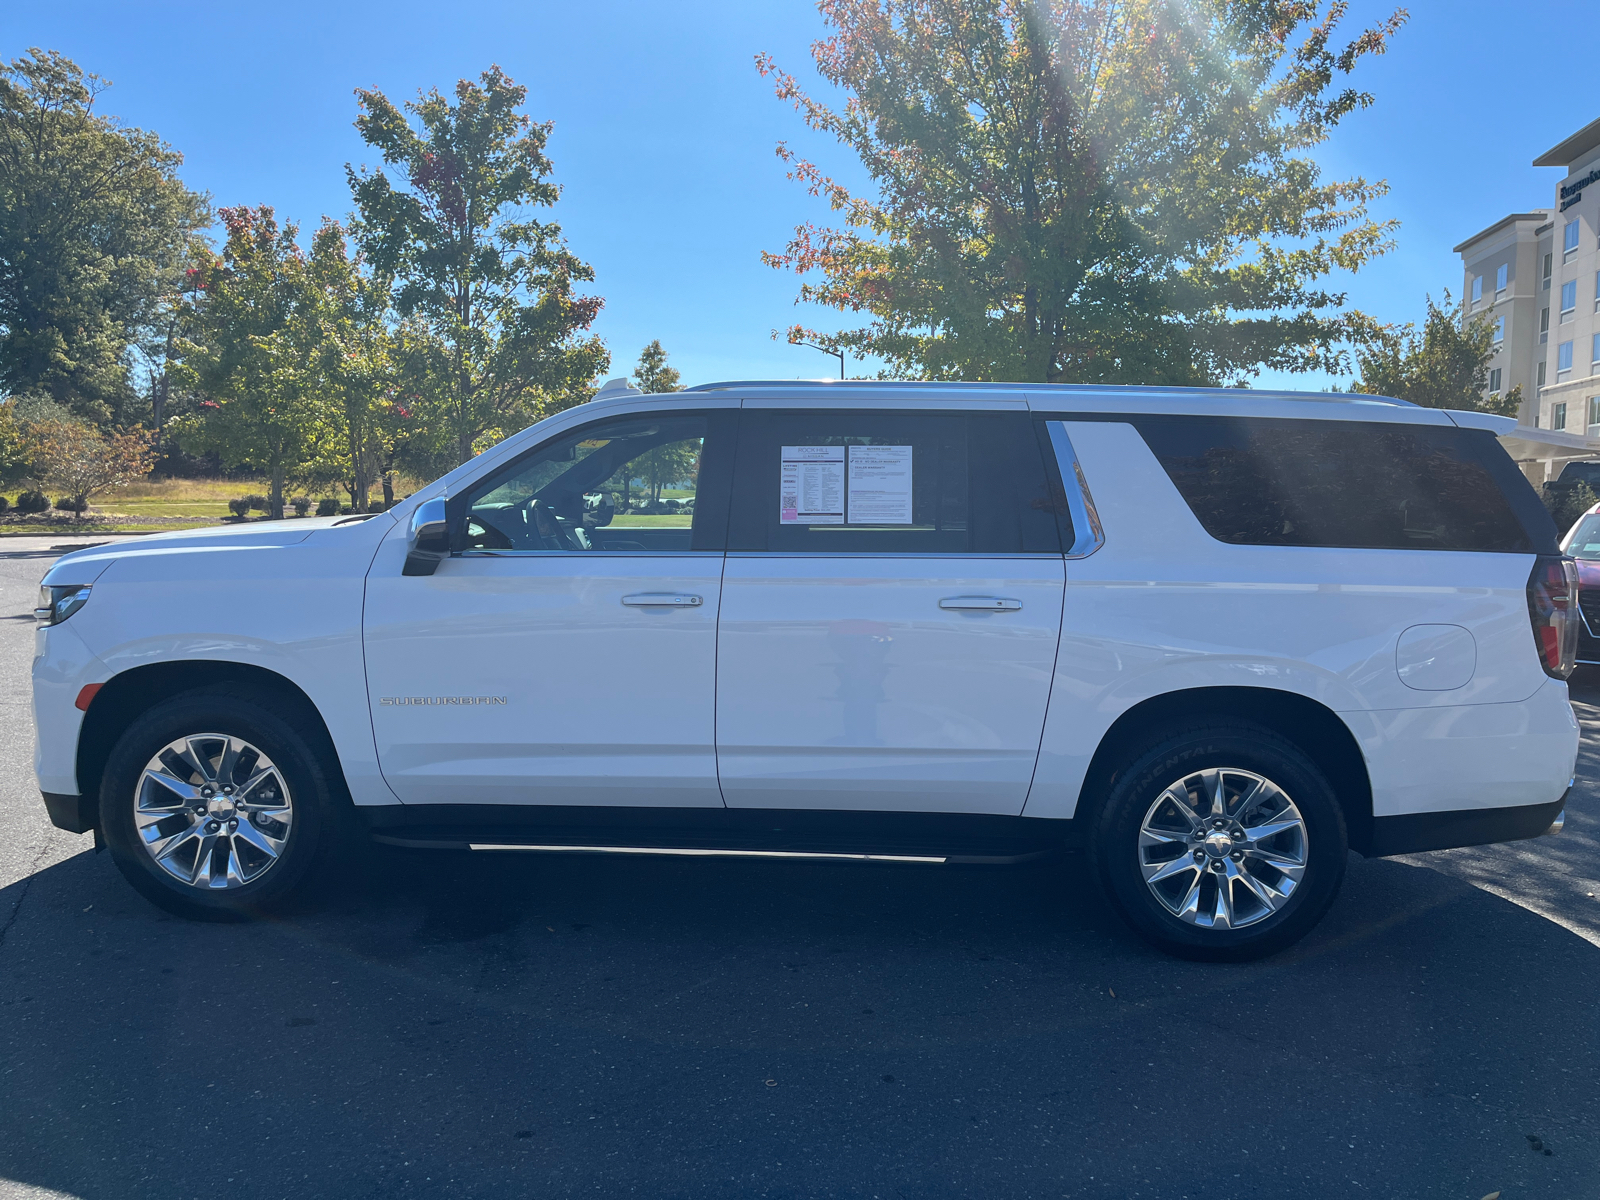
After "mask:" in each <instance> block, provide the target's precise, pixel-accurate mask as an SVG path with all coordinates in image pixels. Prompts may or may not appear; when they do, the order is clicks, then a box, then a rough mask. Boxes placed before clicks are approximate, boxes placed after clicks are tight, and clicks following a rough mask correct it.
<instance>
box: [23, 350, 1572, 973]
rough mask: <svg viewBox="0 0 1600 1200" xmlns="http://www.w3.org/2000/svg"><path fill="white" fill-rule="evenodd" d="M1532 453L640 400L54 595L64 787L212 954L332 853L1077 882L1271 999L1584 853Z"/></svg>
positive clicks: (1344, 405) (43, 779) (1256, 402)
mask: <svg viewBox="0 0 1600 1200" xmlns="http://www.w3.org/2000/svg"><path fill="white" fill-rule="evenodd" d="M1509 425H1510V422H1509V421H1507V420H1505V419H1502V418H1495V417H1488V416H1484V415H1480V414H1469V413H1447V412H1441V411H1437V410H1430V409H1423V408H1417V407H1414V406H1412V405H1409V404H1405V403H1402V402H1400V401H1393V400H1383V399H1378V398H1372V397H1341V396H1329V395H1325V394H1322V395H1307V396H1299V395H1294V394H1273V393H1256V392H1237V391H1185V390H1177V389H1151V388H1085V387H1024V386H1021V385H921V384H918V385H912V384H837V385H815V384H813V385H802V384H789V383H761V382H756V383H726V384H712V385H706V386H704V387H700V388H695V389H690V390H689V391H687V392H680V393H675V394H672V395H665V396H641V395H638V394H637V393H626V394H621V395H618V394H616V391H615V389H611V390H610V391H608V392H606V393H602V396H601V398H598V399H597V400H595V401H594V402H591V403H589V404H586V405H583V406H580V407H578V408H575V409H571V410H569V411H567V412H563V413H561V414H559V415H557V416H554V417H551V418H549V419H547V420H545V421H542V422H540V423H539V424H537V425H535V426H533V427H532V428H530V429H527V430H524V431H523V432H522V433H520V434H518V435H516V436H515V437H512V438H509V439H507V440H506V441H505V442H503V443H501V444H500V445H498V446H496V447H494V448H493V449H491V450H489V451H487V452H486V453H484V454H483V455H481V456H479V457H478V458H477V459H474V460H473V461H472V462H470V463H467V464H466V465H464V466H462V467H460V468H458V469H457V470H455V471H453V472H451V473H450V474H449V475H447V476H445V478H443V479H441V480H439V481H438V482H437V483H435V484H433V485H431V486H430V487H428V488H425V489H423V490H422V491H420V492H419V493H418V494H416V495H415V496H413V497H411V498H410V499H409V500H408V501H406V502H404V503H402V504H400V505H398V506H396V507H395V508H394V509H392V510H391V511H390V512H387V513H383V514H380V515H376V516H372V517H370V518H367V519H360V518H344V519H342V520H331V519H330V520H304V519H302V520H290V521H282V522H267V523H258V524H253V525H250V526H247V527H244V528H238V527H235V528H231V529H227V530H212V531H201V532H194V533H179V534H170V535H164V536H161V537H153V538H147V539H141V540H139V541H138V542H133V543H125V544H119V545H111V546H104V547H99V548H94V549H87V550H83V551H78V552H76V553H73V554H69V555H67V556H65V557H64V558H62V559H60V560H59V561H58V562H57V563H56V564H55V565H54V566H53V567H52V568H51V570H50V572H49V573H48V575H47V576H46V578H45V580H44V584H43V586H42V589H41V592H42V594H41V597H40V606H39V618H40V628H39V631H38V644H37V650H36V654H37V657H36V659H35V662H34V710H35V719H36V722H37V726H38V733H39V737H38V756H37V767H38V776H39V784H40V787H41V789H42V790H43V792H44V796H45V802H46V804H47V805H48V807H49V811H50V814H51V818H52V819H53V820H54V821H55V823H56V824H57V825H59V826H61V827H63V828H66V829H71V830H77V831H87V830H89V829H94V830H96V836H97V838H101V839H103V840H104V842H105V844H106V845H107V846H108V847H109V848H110V850H111V855H112V858H113V860H114V861H115V862H116V864H117V865H118V867H119V868H120V869H121V870H122V871H123V873H124V874H125V875H126V876H127V878H128V880H129V882H131V883H132V884H133V886H134V887H136V888H137V889H138V890H139V891H140V892H142V893H143V894H144V895H145V896H147V897H148V898H150V899H151V900H153V901H154V902H155V903H157V904H159V905H161V906H163V907H165V908H167V909H170V910H172V911H174V912H179V913H183V914H186V915H189V916H194V917H208V918H233V917H239V916H243V915H248V914H250V913H254V912H257V911H260V910H263V909H268V908H271V907H272V906H273V905H275V904H278V903H280V902H282V901H283V900H284V899H285V898H286V897H288V896H290V895H291V894H293V893H295V892H296V891H298V890H299V889H301V888H302V887H303V886H305V885H306V884H307V883H308V882H309V881H310V880H311V879H313V878H314V877H315V876H317V875H318V874H319V873H322V872H325V871H327V870H328V868H329V866H330V863H331V862H332V860H334V859H335V858H336V857H337V856H338V855H339V854H341V853H344V852H345V850H344V847H345V846H346V845H347V844H348V843H347V841H346V840H345V835H346V834H347V833H348V832H350V831H355V832H357V833H364V834H370V835H371V836H373V837H375V838H377V839H378V840H380V841H383V842H388V843H393V844H398V845H405V846H419V847H439V848H453V849H459V850H470V851H471V852H474V853H482V854H494V853H529V852H541V851H583V852H594V853H639V852H648V853H684V854H706V853H718V854H740V855H752V854H760V855H768V854H770V855H782V856H789V857H796V856H798V857H812V858H819V859H841V858H843V859H858V860H874V859H888V860H894V861H907V862H917V863H926V864H928V865H929V866H930V867H932V866H934V865H937V864H941V863H961V862H968V863H984V862H987V863H1005V862H1015V861H1019V860H1023V859H1027V858H1030V857H1037V856H1041V855H1051V854H1053V852H1055V851H1057V850H1061V849H1067V848H1079V849H1081V850H1082V851H1084V853H1083V854H1079V855H1065V856H1062V857H1060V858H1059V859H1057V860H1054V861H1057V862H1059V864H1060V865H1059V867H1058V869H1060V870H1091V871H1093V872H1094V873H1095V875H1096V876H1097V877H1098V879H1099V880H1100V881H1101V882H1102V883H1103V884H1104V886H1105V888H1106V890H1107V892H1108V894H1109V896H1110V897H1111V900H1112V901H1113V903H1114V904H1115V906H1116V908H1117V909H1118V910H1119V911H1120V912H1121V913H1122V915H1123V916H1124V917H1125V918H1126V919H1127V920H1128V922H1129V923H1130V924H1131V925H1132V926H1133V927H1134V928H1135V929H1136V930H1138V931H1139V932H1140V933H1141V934H1143V935H1144V936H1145V937H1146V938H1148V939H1149V940H1150V941H1152V942H1153V943H1155V944H1156V945H1157V946H1160V947H1161V948H1163V949H1165V950H1168V951H1170V952H1173V953H1176V954H1182V955H1187V956H1191V957H1198V958H1248V957H1253V956H1258V955H1262V954H1265V953H1269V952H1271V951H1273V950H1276V949H1278V948H1281V947H1283V946H1285V945H1287V944H1289V943H1290V942H1292V941H1294V940H1295V939H1296V938H1298V937H1300V936H1301V935H1303V934H1304V933H1305V932H1306V931H1307V930H1308V929H1309V928H1311V926H1312V925H1314V924H1315V923H1316V921H1317V920H1318V919H1319V918H1320V917H1321V916H1322V915H1323V913H1324V912H1326V910H1327V908H1328V906H1329V904H1330V903H1331V902H1332V901H1333V898H1334V896H1335V893H1336V892H1337V890H1338V888H1339V885H1340V882H1341V879H1342V878H1343V874H1344V867H1345V860H1346V857H1347V851H1348V849H1350V848H1354V849H1356V850H1358V851H1359V852H1361V853H1363V854H1367V855H1385V854H1398V853H1405V852H1411V851H1420V850H1432V849H1439V848H1443V847H1449V846H1461V845H1471V844H1477V843H1483V842H1493V841H1502V840H1509V839H1515V838H1525V837H1532V836H1535V835H1537V834H1540V833H1543V832H1545V831H1547V830H1550V829H1552V828H1553V827H1559V824H1560V821H1561V812H1562V804H1563V797H1564V796H1565V794H1566V791H1567V788H1568V786H1569V784H1570V782H1571V777H1572V770H1573V763H1574V760H1575V757H1576V753H1577V744H1578V727H1577V723H1576V721H1575V720H1574V718H1573V713H1572V708H1571V706H1570V704H1569V703H1568V699H1567V688H1566V684H1565V682H1564V680H1565V677H1566V676H1567V674H1568V673H1569V672H1570V671H1571V670H1572V664H1573V655H1574V645H1575V638H1576V636H1577V629H1578V626H1577V620H1576V615H1575V609H1574V602H1573V597H1574V591H1575V584H1574V574H1573V566H1572V563H1571V560H1569V559H1566V558H1564V557H1563V556H1562V555H1561V554H1560V552H1559V551H1558V549H1557V545H1556V531H1555V529H1554V526H1553V524H1552V522H1551V519H1550V517H1549V516H1548V515H1547V513H1546V512H1545V510H1544V507H1543V506H1542V505H1541V504H1540V502H1539V500H1538V498H1537V496H1536V495H1535V494H1534V492H1533V489H1532V488H1531V486H1530V485H1529V484H1528V483H1527V482H1526V480H1525V479H1524V478H1523V477H1522V475H1521V474H1520V473H1519V472H1518V471H1517V469H1516V468H1515V466H1514V465H1513V464H1512V462H1511V460H1510V459H1509V458H1508V457H1507V456H1506V454H1505V453H1504V452H1503V451H1502V450H1501V448H1500V446H1499V445H1498V443H1497V442H1496V441H1495V431H1496V430H1497V429H1500V428H1502V427H1505V426H1509ZM646 498H647V499H646ZM663 498H667V499H671V500H674V501H677V503H676V505H675V506H674V505H667V504H665V503H661V500H662V499H663Z"/></svg>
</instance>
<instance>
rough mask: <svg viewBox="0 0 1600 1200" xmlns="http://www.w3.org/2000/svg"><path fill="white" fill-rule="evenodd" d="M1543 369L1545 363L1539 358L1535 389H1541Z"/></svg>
mask: <svg viewBox="0 0 1600 1200" xmlns="http://www.w3.org/2000/svg"><path fill="white" fill-rule="evenodd" d="M1544 368H1545V362H1544V360H1543V359H1542V358H1541V359H1540V360H1539V378H1538V381H1537V382H1536V383H1535V384H1534V386H1535V387H1543V386H1544Z"/></svg>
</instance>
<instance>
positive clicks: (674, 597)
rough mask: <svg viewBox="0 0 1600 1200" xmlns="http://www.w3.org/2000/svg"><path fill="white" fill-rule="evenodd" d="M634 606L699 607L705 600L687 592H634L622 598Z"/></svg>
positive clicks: (625, 602)
mask: <svg viewBox="0 0 1600 1200" xmlns="http://www.w3.org/2000/svg"><path fill="white" fill-rule="evenodd" d="M622 602H623V603H624V604H627V605H630V606H631V607H633V608H699V607H700V606H701V605H702V604H704V603H705V601H704V600H703V599H702V598H701V597H699V596H691V595H689V594H688V593H687V592H634V593H633V594H632V595H631V596H624V597H623V598H622Z"/></svg>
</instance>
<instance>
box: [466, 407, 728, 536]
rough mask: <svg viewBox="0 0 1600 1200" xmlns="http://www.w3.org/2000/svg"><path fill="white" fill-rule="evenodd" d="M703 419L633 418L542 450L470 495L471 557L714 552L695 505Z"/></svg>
mask: <svg viewBox="0 0 1600 1200" xmlns="http://www.w3.org/2000/svg"><path fill="white" fill-rule="evenodd" d="M706 420H707V419H706V418H705V417H702V416H669V417H661V418H643V419H641V418H639V417H629V418H626V419H623V420H618V421H611V422H603V423H600V424H597V425H590V426H586V427H584V428H583V429H581V430H578V431H577V432H575V433H573V434H571V435H570V436H568V437H564V438H559V439H557V440H556V441H555V442H553V443H551V444H550V445H547V446H544V447H541V448H540V449H539V450H537V451H535V452H534V453H533V454H531V455H529V456H528V457H526V458H524V459H522V460H520V461H519V462H517V463H514V464H512V465H511V466H510V467H508V468H506V469H505V470H503V471H501V472H500V473H499V474H497V475H495V476H493V477H492V478H490V479H489V480H486V481H485V482H484V483H482V484H480V485H479V486H478V487H477V488H475V489H474V490H473V491H472V492H471V493H470V494H469V496H468V500H467V534H466V548H467V550H468V551H489V552H496V551H498V552H507V551H511V552H537V551H567V552H575V553H585V552H592V551H601V552H605V553H636V554H637V553H651V552H657V553H659V552H662V551H682V550H693V549H704V548H708V547H709V540H710V539H711V537H712V528H711V526H712V524H714V521H713V519H712V518H711V515H710V514H708V513H706V512H705V511H704V510H703V509H702V508H701V506H700V504H699V490H700V476H701V459H702V457H703V455H704V451H705V438H706ZM719 507H720V506H719ZM697 530H698V531H699V535H700V536H699V540H698V542H697V540H696V531H697ZM716 536H717V537H718V538H720V531H717V534H716Z"/></svg>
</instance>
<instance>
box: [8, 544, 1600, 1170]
mask: <svg viewBox="0 0 1600 1200" xmlns="http://www.w3.org/2000/svg"><path fill="white" fill-rule="evenodd" d="M58 540H59V539H58ZM49 547H50V542H49V541H48V540H43V539H41V540H38V541H33V540H29V541H20V540H15V539H8V540H6V541H5V542H3V543H0V713H3V719H4V721H5V725H4V728H3V731H0V1198H5V1200H10V1198H12V1197H40V1196H57V1195H64V1196H74V1197H85V1198H88V1197H94V1198H106V1200H111V1198H117V1200H121V1198H131V1197H147V1196H148V1197H159V1198H162V1200H167V1198H173V1197H210V1196H228V1197H240V1198H245V1197H249V1198H254V1197H308V1196H338V1197H363V1196H410V1195H415V1196H452V1197H453V1196H470V1197H502V1196H504V1197H535V1196H537V1197H557V1196H644V1197H744V1196H770V1197H808V1198H809V1197H834V1196H838V1197H881V1198H883V1200H889V1198H890V1197H922V1196H975V1197H1010V1196H1017V1197H1030V1198H1032V1197H1055V1196H1070V1197H1107V1198H1111V1197H1130V1196H1140V1197H1160V1198H1163V1200H1166V1198H1178V1197H1191V1198H1194V1200H1200V1198H1207V1200H1210V1198H1223V1197H1228V1198H1234V1197H1273V1198H1281V1197H1288V1196H1297V1197H1321V1196H1340V1197H1348V1196H1363V1195H1372V1196H1404V1197H1423V1196H1426V1197H1452V1198H1463V1200H1480V1198H1481V1197H1484V1196H1486V1195H1487V1194H1489V1193H1491V1192H1495V1191H1499V1192H1500V1194H1501V1196H1502V1197H1503V1200H1524V1198H1533V1197H1549V1198H1557V1200H1574V1198H1583V1197H1600V1008H1597V997H1600V846H1597V835H1600V796H1597V791H1596V780H1597V779H1600V762H1597V759H1596V751H1597V748H1600V747H1597V743H1596V740H1595V734H1596V731H1597V729H1600V687H1595V686H1593V685H1589V684H1585V685H1581V686H1579V687H1578V688H1576V689H1575V692H1574V695H1575V697H1576V698H1577V700H1578V701H1579V712H1580V715H1581V716H1582V717H1583V719H1584V722H1585V727H1586V737H1585V745H1584V753H1583V757H1582V758H1581V759H1580V763H1579V786H1578V788H1577V789H1576V791H1575V793H1574V797H1573V802H1572V804H1571V805H1570V806H1569V809H1568V821H1567V828H1566V831H1565V832H1564V833H1563V834H1562V835H1561V836H1560V837H1557V838H1544V839H1539V840H1537V841H1533V842H1525V843H1520V844H1516V845H1511V846H1502V847H1491V848H1486V849H1481V850H1462V851H1450V852H1445V853H1441V854H1434V855H1421V856H1416V857H1414V858H1408V859H1391V860H1372V861H1365V860H1361V859H1358V858H1352V860H1351V864H1350V872H1349V877H1348V880H1347V882H1346V884H1345V888H1344V892H1343V894H1342V896H1341V898H1340V900H1339V901H1338V903H1337V905H1336V906H1335V908H1334V909H1333V911H1332V913H1331V914H1330V915H1329V917H1328V919H1327V920H1326V921H1324V923H1323V924H1322V925H1321V926H1320V927H1319V928H1318V930H1317V931H1316V932H1315V933H1313V935H1312V936H1311V937H1310V938H1308V939H1307V940H1306V941H1305V942H1303V943H1301V944H1300V945H1299V946H1297V947H1295V948H1294V949H1293V950H1291V951H1290V952H1288V953H1286V954H1284V955H1281V956H1279V957H1278V958H1275V959H1272V960H1269V961H1267V962H1264V963H1256V964H1251V965H1245V966H1207V965H1200V964H1194V963H1183V962H1177V961H1174V960H1171V959H1167V958H1164V957H1161V956H1159V955H1157V954H1156V953H1154V952H1153V951H1150V950H1148V949H1146V948H1145V947H1144V946H1143V945H1142V944H1141V943H1140V942H1138V941H1136V940H1135V939H1134V938H1133V937H1132V936H1131V935H1130V934H1129V933H1127V932H1126V931H1125V930H1124V929H1123V927H1122V926H1121V925H1120V924H1119V922H1118V921H1117V919H1116V918H1115V917H1114V916H1113V915H1112V914H1111V913H1110V912H1108V911H1107V910H1106V909H1105V907H1104V906H1103V905H1102V903H1101V902H1100V901H1099V899H1098V897H1097V896H1096V894H1095V892H1094V891H1093V889H1092V888H1090V887H1089V886H1088V885H1087V883H1086V881H1085V880H1084V879H1083V878H1082V864H1081V862H1080V861H1078V860H1075V859H1072V858H1068V859H1065V860H1062V861H1059V862H1054V863H1047V864H1036V865H1030V866H1027V867H1011V868H941V867H908V866H886V865H870V866H868V865H854V864H851V865H837V866H835V865H813V864H792V863H752V862H740V861H697V860H670V859H664V860H640V861H635V860H628V859H605V858H584V857H542V858H533V857H515V856H508V857H503V858H495V857H488V856H478V857H472V858H467V857H466V856H459V855H438V854H435V855H418V854H405V853H401V852H377V851H374V852H373V853H372V854H371V855H370V856H369V857H368V858H366V859H365V860H364V861H362V862H361V863H359V864H356V865H354V866H353V867H352V869H351V872H350V878H349V880H348V882H347V884H346V886H344V887H342V888H341V889H339V890H338V891H337V892H336V893H335V895H334V896H333V897H332V898H331V899H330V900H328V901H327V902H326V903H325V904H323V905H322V906H321V907H320V908H318V909H316V910H313V911H307V912H305V913H303V914H300V915H298V916H295V917H293V918H289V919H284V920H280V921H275V922H270V923H259V924H254V925H246V926H216V925H196V924H190V923H187V922H184V921H181V920H178V919H176V918H172V917H168V916H166V915H165V914H163V913H161V912H159V911H157V910H156V909H154V908H152V907H150V906H149V905H147V904H146V903H145V902H144V901H143V900H141V899H140V898H139V897H138V896H137V895H135V894H134V892H133V891H132V890H131V889H130V888H128V887H127V886H126V885H125V884H124V883H123V882H122V880H121V878H120V877H119V876H118V875H117V873H116V871H115V868H113V867H112V865H111V863H110V861H109V858H108V856H106V855H104V854H101V855H96V854H94V853H93V852H92V851H91V846H90V839H89V838H87V837H77V836H74V835H71V834H66V833H62V832H59V831H57V830H55V829H53V828H52V827H51V826H50V825H49V822H48V821H47V819H46V817H45V813H44V808H43V806H42V804H41V803H40V801H39V796H38V793H37V791H36V790H35V787H34V782H33V776H32V770H31V760H30V756H31V752H32V751H31V738H32V730H31V720H30V717H29V713H28V670H29V665H30V660H31V656H32V642H33V627H32V621H31V618H29V617H28V616H27V615H26V614H27V613H28V610H29V609H31V607H32V604H33V594H34V588H35V585H36V584H37V582H38V579H39V576H40V575H41V574H42V573H43V571H44V569H45V567H46V566H47V565H48V563H49V561H50V559H51V558H52V557H53V556H54V553H55V551H52V550H51V549H50V548H49ZM1533 1139H1537V1141H1534V1140H1533Z"/></svg>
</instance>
